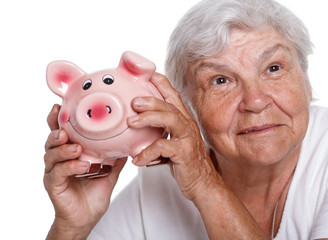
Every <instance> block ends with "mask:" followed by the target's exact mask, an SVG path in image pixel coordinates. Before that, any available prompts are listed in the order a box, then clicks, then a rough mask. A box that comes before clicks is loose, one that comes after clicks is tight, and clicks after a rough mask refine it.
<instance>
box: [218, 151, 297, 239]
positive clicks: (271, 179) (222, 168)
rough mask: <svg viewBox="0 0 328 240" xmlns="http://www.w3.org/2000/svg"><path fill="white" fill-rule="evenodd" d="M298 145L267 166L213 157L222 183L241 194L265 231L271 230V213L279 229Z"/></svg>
mask: <svg viewBox="0 0 328 240" xmlns="http://www.w3.org/2000/svg"><path fill="white" fill-rule="evenodd" d="M300 149H301V147H300V146H299V147H298V148H295V149H294V151H293V152H291V153H290V154H289V155H288V156H286V157H285V158H284V159H281V160H279V161H277V162H275V163H274V164H271V165H267V166H263V165H262V166H259V165H254V164H247V162H246V161H240V162H234V161H231V160H230V161H225V160H224V159H220V158H218V157H217V158H216V159H217V160H218V161H217V162H218V164H217V169H218V171H219V172H220V174H221V176H222V179H223V181H224V182H225V184H226V185H227V186H228V187H229V188H230V189H231V190H232V191H233V192H234V193H235V194H236V195H237V196H238V197H239V198H240V200H241V201H242V202H243V204H244V205H245V207H246V208H247V209H248V211H249V212H250V213H251V215H252V216H253V217H254V219H255V220H256V222H257V223H258V224H259V225H260V226H261V227H262V229H263V230H264V231H265V232H267V233H268V234H269V233H270V234H271V231H272V223H273V218H274V217H273V216H274V214H276V216H275V224H274V225H275V230H274V232H275V233H276V232H277V231H278V228H279V225H280V221H281V218H282V213H283V210H284V206H285V201H286V199H287V193H288V190H289V186H290V183H291V180H292V177H293V174H294V171H295V168H296V165H297V162H298V158H299V155H300ZM216 156H217V155H216ZM212 159H213V157H212ZM245 163H246V164H245Z"/></svg>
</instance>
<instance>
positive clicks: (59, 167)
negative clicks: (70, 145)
mask: <svg viewBox="0 0 328 240" xmlns="http://www.w3.org/2000/svg"><path fill="white" fill-rule="evenodd" d="M89 167H90V163H89V162H87V161H81V160H70V161H66V162H62V163H58V164H56V166H55V167H54V168H53V169H52V171H51V172H49V174H46V176H45V185H46V188H47V189H50V188H57V187H59V186H62V185H63V184H64V183H65V182H67V178H68V177H71V176H74V175H78V174H83V173H84V172H86V171H87V170H88V169H89Z"/></svg>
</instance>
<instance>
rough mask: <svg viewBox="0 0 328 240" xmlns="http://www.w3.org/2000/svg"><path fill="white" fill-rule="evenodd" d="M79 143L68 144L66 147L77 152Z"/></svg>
mask: <svg viewBox="0 0 328 240" xmlns="http://www.w3.org/2000/svg"><path fill="white" fill-rule="evenodd" d="M79 147H80V146H79V145H77V144H73V145H70V146H69V147H68V148H69V150H70V151H71V152H77V151H78V150H79Z"/></svg>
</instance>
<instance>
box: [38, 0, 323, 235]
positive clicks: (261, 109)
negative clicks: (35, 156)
mask: <svg viewBox="0 0 328 240" xmlns="http://www.w3.org/2000/svg"><path fill="white" fill-rule="evenodd" d="M309 53H311V43H310V40H309V37H308V33H307V30H306V29H305V27H304V26H303V24H302V22H301V21H300V20H299V19H297V18H296V17H295V16H294V15H293V14H292V13H291V12H290V11H288V10H287V9H285V8H284V7H282V6H280V5H279V4H278V3H276V2H274V1H270V0H204V1H202V2H200V3H199V4H198V5H196V6H195V7H194V8H192V9H191V10H190V11H189V12H188V13H187V14H186V15H185V16H184V18H183V19H182V20H181V22H180V23H179V24H178V26H177V28H176V30H175V31H174V32H173V35H172V37H171V41H170V44H169V52H168V57H167V75H168V79H170V81H171V83H172V85H173V87H174V88H173V87H171V85H170V83H169V82H168V80H167V79H166V77H164V76H162V75H160V74H155V75H154V76H153V77H152V82H153V83H154V85H155V86H156V87H157V88H158V90H159V91H160V92H161V94H162V95H163V97H164V101H161V100H158V99H154V98H150V97H147V98H136V99H135V100H134V101H133V108H134V109H135V111H137V112H138V113H139V114H138V115H137V117H133V118H130V119H129V120H128V123H129V125H130V126H131V127H133V128H142V127H145V126H153V127H163V128H165V130H166V131H167V132H168V133H170V139H160V140H158V141H156V142H154V143H153V144H152V145H151V146H149V147H148V148H146V149H145V150H144V151H143V152H141V153H140V154H139V155H138V156H137V157H136V158H134V159H133V163H134V164H135V165H137V166H146V165H149V164H151V162H152V161H154V160H156V159H158V158H160V157H165V158H169V159H170V161H169V164H167V165H162V166H157V167H150V168H141V169H140V172H139V174H138V176H137V178H136V179H135V180H134V181H133V182H131V184H130V185H129V186H128V187H127V188H126V189H125V190H124V191H123V192H122V193H121V194H120V195H119V196H118V197H117V198H116V199H115V201H114V202H113V203H111V204H110V207H109V209H108V210H107V207H108V205H109V202H110V195H111V192H112V189H113V187H114V185H115V183H116V180H117V178H118V175H119V172H120V171H121V169H122V167H123V166H124V164H125V162H126V161H125V160H124V159H122V160H118V161H116V164H115V166H114V167H113V171H112V173H111V174H110V175H109V176H108V177H103V178H100V179H93V180H86V179H77V178H74V177H71V176H72V175H74V174H79V173H83V172H85V171H86V170H87V169H88V164H86V163H85V162H82V161H78V160H74V159H75V158H77V157H78V156H79V154H80V153H81V147H80V146H78V145H76V144H68V143H67V140H68V138H67V135H66V133H65V132H64V131H62V130H58V129H57V128H58V126H57V123H56V117H57V114H58V110H59V106H57V105H56V106H55V107H54V108H53V110H52V112H51V113H50V115H49V118H48V122H49V125H50V127H51V129H52V130H53V131H52V133H51V134H50V135H49V138H48V141H47V143H46V155H45V164H46V170H45V177H44V182H45V186H46V189H47V191H48V193H49V195H50V198H51V200H52V202H53V204H54V207H55V211H56V217H55V221H54V223H53V225H52V228H51V229H50V231H49V235H48V239H85V238H87V236H89V239H179V240H181V239H273V238H275V239H328V148H327V146H328V124H327V119H328V110H327V109H324V108H320V107H315V106H310V103H311V99H312V95H311V86H310V83H309V80H308V76H307V67H308V64H307V55H308V54H309ZM175 89H176V90H175ZM178 93H179V94H180V95H181V97H182V98H180V97H179V94H178ZM181 99H182V100H181ZM185 106H186V107H185ZM193 119H195V120H193ZM203 139H204V141H203ZM204 142H205V143H206V144H205V143H204ZM71 159H73V160H71ZM167 166H170V168H169V167H167ZM106 210H107V211H106ZM92 229H93V230H92Z"/></svg>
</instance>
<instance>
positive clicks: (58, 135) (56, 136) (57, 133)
mask: <svg viewBox="0 0 328 240" xmlns="http://www.w3.org/2000/svg"><path fill="white" fill-rule="evenodd" d="M61 133H62V131H61V130H58V131H57V132H56V135H55V138H56V140H58V139H59V137H60V135H61Z"/></svg>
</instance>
